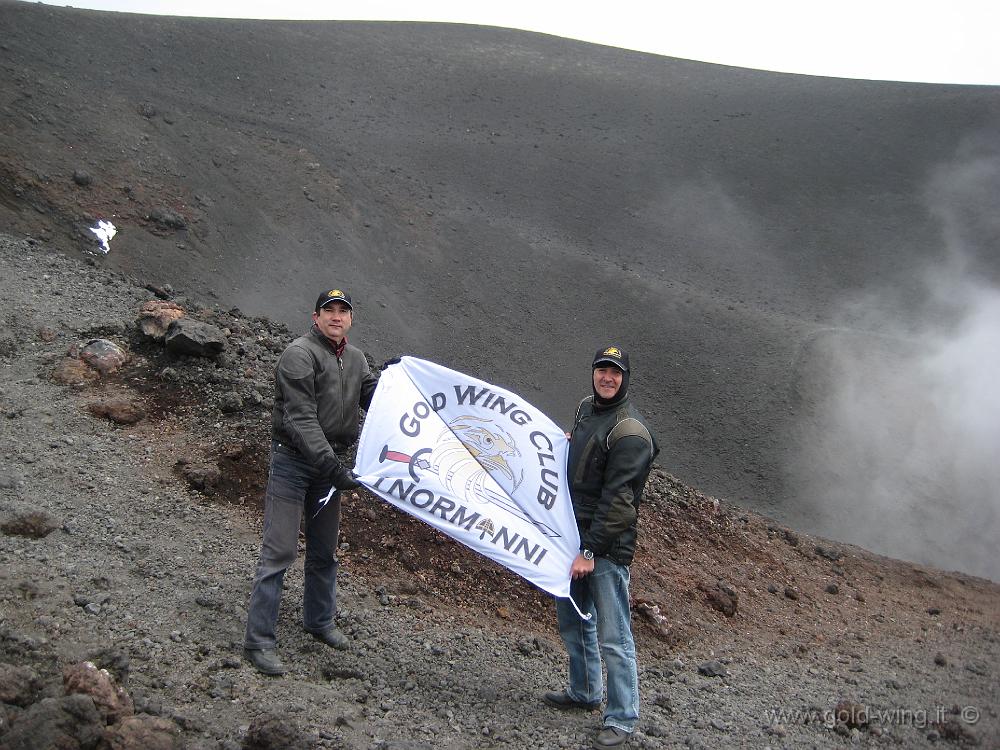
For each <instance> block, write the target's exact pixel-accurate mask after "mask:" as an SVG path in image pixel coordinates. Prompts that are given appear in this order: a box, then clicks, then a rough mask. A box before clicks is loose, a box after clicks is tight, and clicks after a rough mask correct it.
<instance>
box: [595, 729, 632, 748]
mask: <svg viewBox="0 0 1000 750" xmlns="http://www.w3.org/2000/svg"><path fill="white" fill-rule="evenodd" d="M626 742H628V732H626V731H625V730H624V729H619V728H618V727H604V729H602V730H601V731H600V732H598V733H597V737H595V738H594V747H624V746H625V743H626Z"/></svg>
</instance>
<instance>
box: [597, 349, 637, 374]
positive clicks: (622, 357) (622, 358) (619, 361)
mask: <svg viewBox="0 0 1000 750" xmlns="http://www.w3.org/2000/svg"><path fill="white" fill-rule="evenodd" d="M601 365H614V366H615V367H617V368H618V369H619V370H621V371H622V372H628V354H626V353H625V351H624V350H622V349H621V348H620V347H617V346H609V347H607V348H605V349H598V350H597V354H595V355H594V364H593V365H591V369H594V368H596V367H600V366H601Z"/></svg>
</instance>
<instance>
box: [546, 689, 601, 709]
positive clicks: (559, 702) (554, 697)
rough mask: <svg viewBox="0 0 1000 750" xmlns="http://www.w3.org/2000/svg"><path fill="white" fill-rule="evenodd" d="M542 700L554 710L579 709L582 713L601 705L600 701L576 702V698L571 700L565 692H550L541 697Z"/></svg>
mask: <svg viewBox="0 0 1000 750" xmlns="http://www.w3.org/2000/svg"><path fill="white" fill-rule="evenodd" d="M542 700H543V701H545V702H546V703H547V704H548V705H550V706H552V707H554V708H561V709H563V710H568V709H580V710H583V711H593V710H594V709H595V708H600V705H601V702H600V701H597V702H596V703H584V702H583V701H578V700H576V698H571V697H570V695H569V693H567V692H566V691H565V690H559V691H556V690H550V691H549V692H547V693H546V694H545V695H543V696H542Z"/></svg>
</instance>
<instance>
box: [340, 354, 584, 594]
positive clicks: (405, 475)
mask: <svg viewBox="0 0 1000 750" xmlns="http://www.w3.org/2000/svg"><path fill="white" fill-rule="evenodd" d="M568 450H569V441H567V439H566V435H565V433H564V432H563V431H562V430H561V429H559V427H557V426H556V425H555V424H554V423H553V422H552V421H551V420H550V419H549V418H548V417H546V416H545V415H544V414H542V412H540V411H539V410H538V409H536V408H535V407H533V406H532V405H531V404H528V403H527V402H525V401H524V400H523V399H521V398H519V397H518V396H516V395H515V394H513V393H511V392H510V391H506V390H504V389H502V388H497V387H496V386H493V385H490V384H489V383H485V382H483V381H482V380H477V379H475V378H472V377H470V376H468V375H463V374H462V373H460V372H455V371H454V370H449V369H448V368H446V367H441V366H440V365H436V364H434V363H433V362H427V361H425V360H421V359H416V358H414V357H403V358H402V360H401V361H400V363H399V364H397V365H391V366H390V367H388V368H386V370H385V371H383V372H382V375H381V377H380V378H379V383H378V388H377V389H376V391H375V396H374V398H373V399H372V403H371V407H370V408H369V409H368V414H367V416H366V418H365V426H364V429H363V430H362V433H361V442H360V444H359V445H358V457H357V465H356V466H355V468H354V471H355V473H356V474H357V475H358V481H359V482H361V483H362V484H364V485H365V486H366V487H368V488H369V489H370V490H371V491H372V492H374V493H376V494H377V495H378V496H379V497H381V498H383V499H384V500H386V501H388V502H390V503H392V504H393V505H395V506H396V507H398V508H401V509H402V510H405V511H406V512H407V513H410V514H412V515H414V516H416V517H417V518H419V519H421V520H422V521H425V522H427V523H429V524H430V525H431V526H433V527H434V528H436V529H438V530H439V531H441V532H443V533H445V534H447V535H449V536H451V537H454V538H455V539H457V540H458V541H460V542H462V543H463V544H465V545H467V546H469V547H471V548H472V549H474V550H476V551H477V552H479V553H481V554H483V555H486V556H487V557H489V558H490V559H492V560H495V561H497V562H498V563H500V564H501V565H503V566H505V567H507V568H509V569H510V570H512V571H514V572H515V573H517V574H518V575H520V576H523V577H524V578H527V579H528V580H529V581H531V582H532V583H534V584H535V585H537V586H538V587H539V588H541V589H543V590H545V591H547V592H549V593H550V594H553V595H554V596H569V583H570V574H569V573H570V566H571V565H572V562H573V559H574V558H575V557H576V555H577V554H578V552H579V549H580V537H579V534H578V532H577V528H576V521H575V520H574V516H573V506H572V503H571V502H570V498H569V490H568V486H569V484H568V482H567V481H566V457H567V453H568Z"/></svg>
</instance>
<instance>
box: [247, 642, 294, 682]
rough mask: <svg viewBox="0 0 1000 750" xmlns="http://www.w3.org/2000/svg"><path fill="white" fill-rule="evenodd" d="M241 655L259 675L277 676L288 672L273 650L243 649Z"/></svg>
mask: <svg viewBox="0 0 1000 750" xmlns="http://www.w3.org/2000/svg"><path fill="white" fill-rule="evenodd" d="M243 655H244V656H245V657H246V658H247V660H248V661H249V662H250V663H251V664H253V665H254V666H255V667H256V668H257V671H258V672H260V673H261V674H266V675H271V676H277V675H280V674H284V673H285V672H287V671H288V670H287V669H286V668H285V665H284V664H282V663H281V659H279V658H278V652H277V651H275V650H274V649H273V648H245V649H243Z"/></svg>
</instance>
